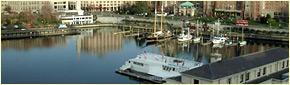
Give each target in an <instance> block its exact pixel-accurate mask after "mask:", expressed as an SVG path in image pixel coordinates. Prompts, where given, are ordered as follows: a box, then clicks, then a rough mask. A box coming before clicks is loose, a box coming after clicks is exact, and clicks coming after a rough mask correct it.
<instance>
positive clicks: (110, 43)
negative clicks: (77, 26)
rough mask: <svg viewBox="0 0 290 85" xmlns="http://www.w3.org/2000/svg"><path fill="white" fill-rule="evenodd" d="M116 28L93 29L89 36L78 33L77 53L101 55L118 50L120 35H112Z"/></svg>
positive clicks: (120, 42) (120, 43)
mask: <svg viewBox="0 0 290 85" xmlns="http://www.w3.org/2000/svg"><path fill="white" fill-rule="evenodd" d="M115 31H118V29H115V30H114V29H110V28H108V29H105V30H104V29H102V30H93V34H92V35H89V36H85V35H79V36H78V38H77V41H76V42H77V54H78V56H80V54H81V53H87V54H92V55H96V56H97V55H99V56H103V55H105V54H107V53H111V52H117V51H120V50H121V48H122V43H123V36H122V35H114V34H113V32H115Z"/></svg>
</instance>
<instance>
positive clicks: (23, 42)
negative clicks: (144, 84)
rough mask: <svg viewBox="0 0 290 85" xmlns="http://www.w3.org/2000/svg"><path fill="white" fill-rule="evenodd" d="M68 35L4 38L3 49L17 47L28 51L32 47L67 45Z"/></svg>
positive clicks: (16, 48)
mask: <svg viewBox="0 0 290 85" xmlns="http://www.w3.org/2000/svg"><path fill="white" fill-rule="evenodd" d="M66 43H67V42H66V37H64V36H56V37H40V38H33V39H16V40H2V41H1V49H2V50H6V49H15V50H23V51H27V50H30V49H32V48H51V47H62V46H66Z"/></svg>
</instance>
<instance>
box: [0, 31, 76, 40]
mask: <svg viewBox="0 0 290 85" xmlns="http://www.w3.org/2000/svg"><path fill="white" fill-rule="evenodd" d="M74 34H80V32H78V31H77V30H71V29H35V30H16V31H15V30H2V31H1V39H17V38H31V37H44V36H57V35H74Z"/></svg>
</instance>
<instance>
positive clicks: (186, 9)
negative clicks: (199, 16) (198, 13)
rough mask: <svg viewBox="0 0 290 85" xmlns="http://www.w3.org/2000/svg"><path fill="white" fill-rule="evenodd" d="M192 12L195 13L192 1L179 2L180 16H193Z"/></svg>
mask: <svg viewBox="0 0 290 85" xmlns="http://www.w3.org/2000/svg"><path fill="white" fill-rule="evenodd" d="M194 14H195V7H194V4H193V3H191V2H188V1H187V2H184V3H181V4H180V6H179V15H181V16H186V15H189V16H194Z"/></svg>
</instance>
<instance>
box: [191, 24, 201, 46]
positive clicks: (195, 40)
mask: <svg viewBox="0 0 290 85" xmlns="http://www.w3.org/2000/svg"><path fill="white" fill-rule="evenodd" d="M198 30H199V23H198V21H197V25H196V36H195V38H193V42H200V39H201V37H200V36H199V33H198Z"/></svg>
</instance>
